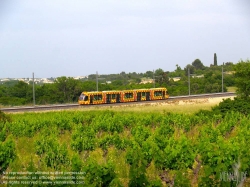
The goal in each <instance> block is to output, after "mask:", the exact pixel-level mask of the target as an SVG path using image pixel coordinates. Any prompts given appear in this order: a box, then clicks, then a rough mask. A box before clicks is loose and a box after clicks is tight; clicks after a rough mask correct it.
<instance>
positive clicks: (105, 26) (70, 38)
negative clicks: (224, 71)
mask: <svg viewBox="0 0 250 187" xmlns="http://www.w3.org/2000/svg"><path fill="white" fill-rule="evenodd" d="M249 9H250V1H249V0H133V1H132V0H18V1H14V0H0V78H4V77H6V78H7V77H9V78H23V77H24V78H27V77H32V72H34V73H35V76H36V77H59V76H84V75H89V74H94V73H95V72H96V71H98V72H99V74H111V73H120V72H122V71H125V72H126V73H128V72H137V73H140V72H146V71H148V70H153V69H158V68H162V69H163V70H164V71H174V70H175V69H176V64H178V65H179V66H181V68H184V67H185V66H186V65H187V64H191V63H192V62H193V61H194V60H195V59H196V58H199V59H200V60H201V61H202V62H203V64H204V65H205V66H209V65H210V64H212V63H213V58H214V53H216V54H217V58H218V64H219V65H220V64H222V63H223V62H229V61H230V62H234V63H237V62H238V61H239V60H240V59H243V60H246V59H249V58H250V10H249Z"/></svg>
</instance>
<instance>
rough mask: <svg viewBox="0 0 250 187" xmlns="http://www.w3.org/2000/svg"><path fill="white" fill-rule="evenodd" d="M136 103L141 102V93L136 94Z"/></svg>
mask: <svg viewBox="0 0 250 187" xmlns="http://www.w3.org/2000/svg"><path fill="white" fill-rule="evenodd" d="M137 101H141V92H137Z"/></svg>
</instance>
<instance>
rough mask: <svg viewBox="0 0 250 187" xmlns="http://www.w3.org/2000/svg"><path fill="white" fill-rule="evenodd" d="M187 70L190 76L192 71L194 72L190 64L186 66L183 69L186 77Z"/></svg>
mask: <svg viewBox="0 0 250 187" xmlns="http://www.w3.org/2000/svg"><path fill="white" fill-rule="evenodd" d="M188 69H189V73H190V74H194V70H195V67H194V66H193V65H191V64H188V65H187V66H186V67H185V68H184V71H185V74H186V76H188Z"/></svg>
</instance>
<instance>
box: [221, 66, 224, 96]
mask: <svg viewBox="0 0 250 187" xmlns="http://www.w3.org/2000/svg"><path fill="white" fill-rule="evenodd" d="M223 74H224V72H223V65H222V68H221V83H222V85H221V88H222V89H221V90H222V93H223V92H224V88H223Z"/></svg>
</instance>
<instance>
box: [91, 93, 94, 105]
mask: <svg viewBox="0 0 250 187" xmlns="http://www.w3.org/2000/svg"><path fill="white" fill-rule="evenodd" d="M93 98H94V96H93V95H91V96H90V104H93Z"/></svg>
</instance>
